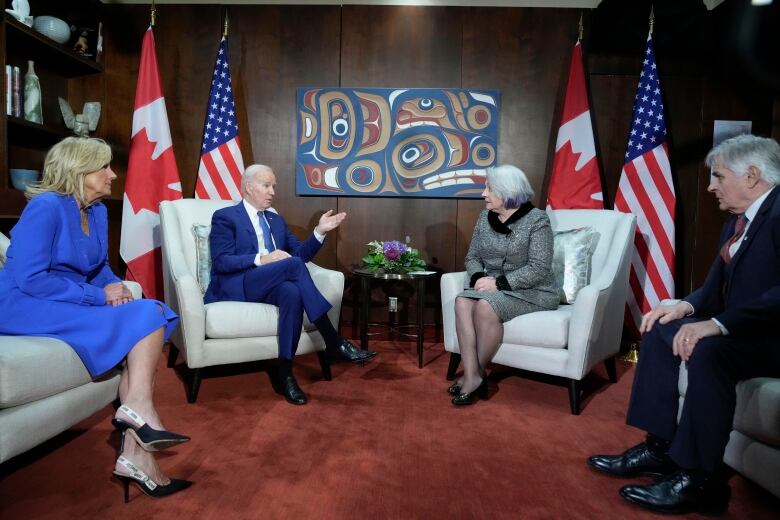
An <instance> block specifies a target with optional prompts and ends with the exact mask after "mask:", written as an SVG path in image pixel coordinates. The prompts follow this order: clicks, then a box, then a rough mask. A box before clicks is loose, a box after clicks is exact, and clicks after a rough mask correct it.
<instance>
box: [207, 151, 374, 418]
mask: <svg viewBox="0 0 780 520" xmlns="http://www.w3.org/2000/svg"><path fill="white" fill-rule="evenodd" d="M275 187H276V177H275V176H274V172H273V171H272V170H271V168H269V167H268V166H264V165H260V164H254V165H252V166H249V167H248V168H247V169H246V170H245V171H244V174H243V176H242V178H241V192H242V194H243V197H244V198H243V200H242V201H241V202H240V203H238V204H236V205H235V206H230V207H227V208H223V209H221V210H218V211H215V212H214V215H213V216H212V219H211V235H210V239H209V240H210V244H211V266H212V267H211V283H210V284H209V288H208V290H207V291H206V295H205V296H204V299H205V301H206V303H211V302H216V301H246V302H259V303H270V304H272V305H276V306H277V307H279V325H278V334H279V379H280V385H281V387H282V391H283V392H284V397H285V399H287V401H289V402H290V403H292V404H305V403H306V394H304V393H303V391H302V390H301V389H300V387H299V386H298V383H297V382H296V380H295V377H294V376H293V375H292V360H293V357H294V356H295V350H296V349H297V347H298V340H299V339H300V336H301V326H302V325H303V313H304V311H305V312H306V315H307V316H308V317H309V321H311V322H312V323H313V324H314V325H315V326H316V327H317V330H318V331H319V332H320V334H322V337H323V339H324V340H325V345H326V351H327V353H328V355H329V357H331V358H333V359H345V360H347V361H353V362H363V361H366V360H367V359H370V358H372V357H374V356H375V355H376V352H369V351H365V350H359V349H357V348H355V346H354V345H352V343H350V342H349V341H347V340H346V339H344V338H342V337H341V336H340V335H339V334H338V333H337V332H336V330H335V329H334V328H333V325H332V324H331V322H330V320H329V319H328V316H327V312H328V310H329V309H330V308H331V305H330V303H328V301H327V300H325V298H324V297H323V296H322V294H320V292H319V291H318V290H317V288H316V287H315V286H314V282H313V281H312V279H311V276H310V275H309V271H308V269H307V268H306V262H308V261H309V260H310V259H311V258H312V257H313V256H314V255H315V254H316V253H317V251H319V249H320V247H322V242H323V241H324V240H325V234H326V233H327V232H328V231H331V230H333V229H335V228H337V227H338V226H339V224H341V222H342V221H343V220H344V218H345V217H346V213H337V214H333V211H332V210H331V211H327V212H326V213H324V214H323V215H322V217H320V220H319V223H318V224H317V226H316V227H315V228H314V232H313V233H312V234H311V235H310V236H309V237H308V238H307V239H306V240H304V241H303V242H301V241H300V240H298V238H297V237H296V236H295V235H293V234H292V233H291V232H290V230H289V229H287V224H286V223H285V221H284V219H283V218H282V217H281V216H280V215H278V214H276V213H274V212H273V211H266V210H268V209H269V208H270V207H271V205H272V203H273V200H274V195H275V192H274V189H275Z"/></svg>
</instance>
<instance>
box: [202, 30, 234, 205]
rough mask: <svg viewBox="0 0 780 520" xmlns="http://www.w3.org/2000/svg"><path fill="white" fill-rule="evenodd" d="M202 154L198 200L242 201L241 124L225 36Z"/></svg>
mask: <svg viewBox="0 0 780 520" xmlns="http://www.w3.org/2000/svg"><path fill="white" fill-rule="evenodd" d="M200 153H201V155H200V164H199V165H198V181H197V182H196V183H195V197H196V198H198V199H223V200H231V199H232V200H240V199H241V190H240V186H241V173H242V172H243V171H244V160H243V158H242V157H241V148H240V147H239V143H238V121H237V114H236V105H235V103H233V86H232V83H231V81H230V67H229V66H228V42H227V36H223V37H222V41H220V43H219V52H218V53H217V61H216V63H215V64H214V75H213V76H212V79H211V91H210V92H209V105H208V113H207V114H206V122H205V124H204V125H203V144H202V145H201V150H200Z"/></svg>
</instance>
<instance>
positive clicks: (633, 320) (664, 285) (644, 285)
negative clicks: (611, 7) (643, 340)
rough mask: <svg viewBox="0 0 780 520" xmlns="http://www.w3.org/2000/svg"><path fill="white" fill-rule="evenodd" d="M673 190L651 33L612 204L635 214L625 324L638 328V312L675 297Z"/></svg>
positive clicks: (639, 316) (640, 317) (636, 329)
mask: <svg viewBox="0 0 780 520" xmlns="http://www.w3.org/2000/svg"><path fill="white" fill-rule="evenodd" d="M675 200H676V197H675V193H674V184H673V181H672V169H671V166H670V164H669V149H668V146H667V143H666V119H665V116H664V105H663V102H662V99H661V83H660V81H659V78H658V70H657V67H656V63H655V51H654V49H653V39H652V34H650V35H648V37H647V48H646V50H645V57H644V62H643V66H642V72H641V74H640V77H639V86H638V87H637V91H636V97H635V98H634V114H633V120H632V123H631V131H630V133H629V136H628V146H627V148H626V156H625V163H624V164H623V171H622V172H621V176H620V183H619V184H618V191H617V195H616V196H615V209H617V210H619V211H623V212H626V213H633V214H634V215H636V217H637V230H636V234H635V236H634V246H635V247H634V251H633V256H632V259H631V274H630V278H629V283H630V291H629V295H628V302H627V305H626V323H627V324H628V325H629V327H632V328H634V332H635V333H638V325H639V323H640V322H641V319H642V315H643V314H644V313H646V312H648V311H650V310H651V309H652V308H653V307H655V306H656V305H658V304H659V303H660V301H661V300H663V299H665V298H673V297H674V263H675V245H674V241H675V238H674V213H675Z"/></svg>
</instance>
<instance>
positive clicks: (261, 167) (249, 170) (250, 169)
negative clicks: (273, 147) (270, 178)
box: [241, 164, 273, 195]
mask: <svg viewBox="0 0 780 520" xmlns="http://www.w3.org/2000/svg"><path fill="white" fill-rule="evenodd" d="M260 172H270V173H273V169H272V168H271V167H270V166H266V165H265V164H250V165H249V166H247V167H246V169H244V173H242V174H241V193H243V194H245V195H246V185H247V183H249V182H253V181H254V180H255V176H256V175H257V174H258V173H260Z"/></svg>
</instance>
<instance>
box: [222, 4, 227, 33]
mask: <svg viewBox="0 0 780 520" xmlns="http://www.w3.org/2000/svg"><path fill="white" fill-rule="evenodd" d="M227 35H228V11H227V8H225V28H224V29H223V31H222V36H224V37H225V38H227Z"/></svg>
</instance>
